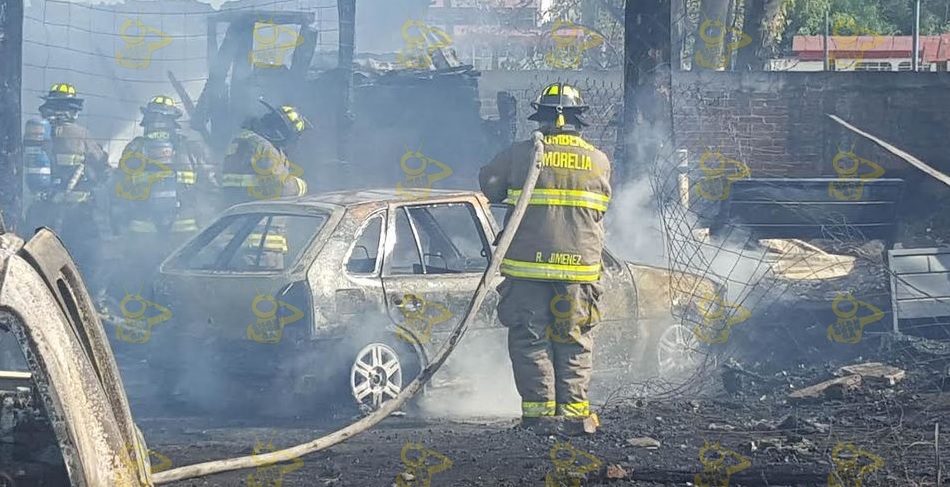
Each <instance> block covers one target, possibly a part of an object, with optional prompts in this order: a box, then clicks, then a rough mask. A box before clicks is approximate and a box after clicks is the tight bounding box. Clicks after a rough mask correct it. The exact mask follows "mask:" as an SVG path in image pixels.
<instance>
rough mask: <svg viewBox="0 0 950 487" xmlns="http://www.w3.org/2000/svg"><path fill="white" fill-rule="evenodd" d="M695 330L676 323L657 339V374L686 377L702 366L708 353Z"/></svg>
mask: <svg viewBox="0 0 950 487" xmlns="http://www.w3.org/2000/svg"><path fill="white" fill-rule="evenodd" d="M704 348H705V347H704V346H703V343H702V342H701V341H700V340H698V339H697V338H696V334H695V333H693V330H690V329H689V328H687V327H685V326H683V325H681V324H674V325H672V326H670V327H669V328H667V329H666V331H664V332H663V333H662V334H661V335H660V336H659V337H658V339H657V343H656V360H657V362H656V366H657V375H659V376H660V377H661V378H664V379H672V380H677V379H681V378H686V377H687V376H688V375H689V374H690V373H692V372H695V371H696V370H698V369H699V368H700V367H702V365H703V363H704V362H705V360H706V358H707V355H706V353H705V351H704Z"/></svg>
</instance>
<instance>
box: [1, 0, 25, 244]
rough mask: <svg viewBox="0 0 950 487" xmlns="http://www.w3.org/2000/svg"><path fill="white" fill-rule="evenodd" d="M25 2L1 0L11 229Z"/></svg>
mask: <svg viewBox="0 0 950 487" xmlns="http://www.w3.org/2000/svg"><path fill="white" fill-rule="evenodd" d="M22 79H23V0H0V211H2V213H3V215H4V217H5V221H6V224H7V225H9V226H10V227H11V228H12V229H15V228H16V227H17V223H18V222H19V221H20V197H21V194H22V191H23V189H22V184H21V182H22V179H23V178H22V176H21V174H22V168H21V161H22V160H23V158H22V156H21V146H22V136H21V132H20V126H21V123H20V111H21V109H20V85H21V83H22Z"/></svg>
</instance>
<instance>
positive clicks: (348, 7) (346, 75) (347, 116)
mask: <svg viewBox="0 0 950 487" xmlns="http://www.w3.org/2000/svg"><path fill="white" fill-rule="evenodd" d="M336 8H337V16H338V17H339V19H340V20H339V23H338V25H339V29H340V31H339V35H340V42H339V44H340V45H339V49H340V50H339V53H338V56H337V68H338V69H337V71H339V73H340V76H341V79H340V88H341V90H342V93H341V97H340V104H339V108H338V111H337V117H336V121H337V126H336V130H337V138H336V142H337V151H336V152H337V160H338V162H339V163H340V164H341V167H343V168H344V177H345V178H346V179H349V177H350V176H351V175H350V174H348V173H349V170H348V169H347V168H349V167H350V165H349V164H348V163H349V162H350V160H349V154H348V144H349V140H350V129H351V127H352V125H353V115H352V113H351V112H350V106H351V104H352V101H353V53H354V51H355V49H356V0H339V1H338V2H337V4H336Z"/></svg>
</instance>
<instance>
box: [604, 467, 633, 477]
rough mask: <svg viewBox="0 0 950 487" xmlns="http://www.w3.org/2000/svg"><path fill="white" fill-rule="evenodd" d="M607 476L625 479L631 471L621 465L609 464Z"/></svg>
mask: <svg viewBox="0 0 950 487" xmlns="http://www.w3.org/2000/svg"><path fill="white" fill-rule="evenodd" d="M606 476H607V478H608V479H614V480H619V479H625V478H627V477H629V476H630V472H627V470H626V469H624V468H623V467H621V466H620V465H608V466H607V473H606Z"/></svg>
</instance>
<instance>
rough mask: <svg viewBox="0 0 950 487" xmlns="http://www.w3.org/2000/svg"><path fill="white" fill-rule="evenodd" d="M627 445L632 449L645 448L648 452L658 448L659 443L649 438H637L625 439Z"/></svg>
mask: <svg viewBox="0 0 950 487" xmlns="http://www.w3.org/2000/svg"><path fill="white" fill-rule="evenodd" d="M627 444H628V445H630V446H632V447H637V448H646V449H648V450H656V449H657V448H659V447H660V442H659V441H658V440H655V439H653V438H650V437H649V436H642V437H639V438H627Z"/></svg>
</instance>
